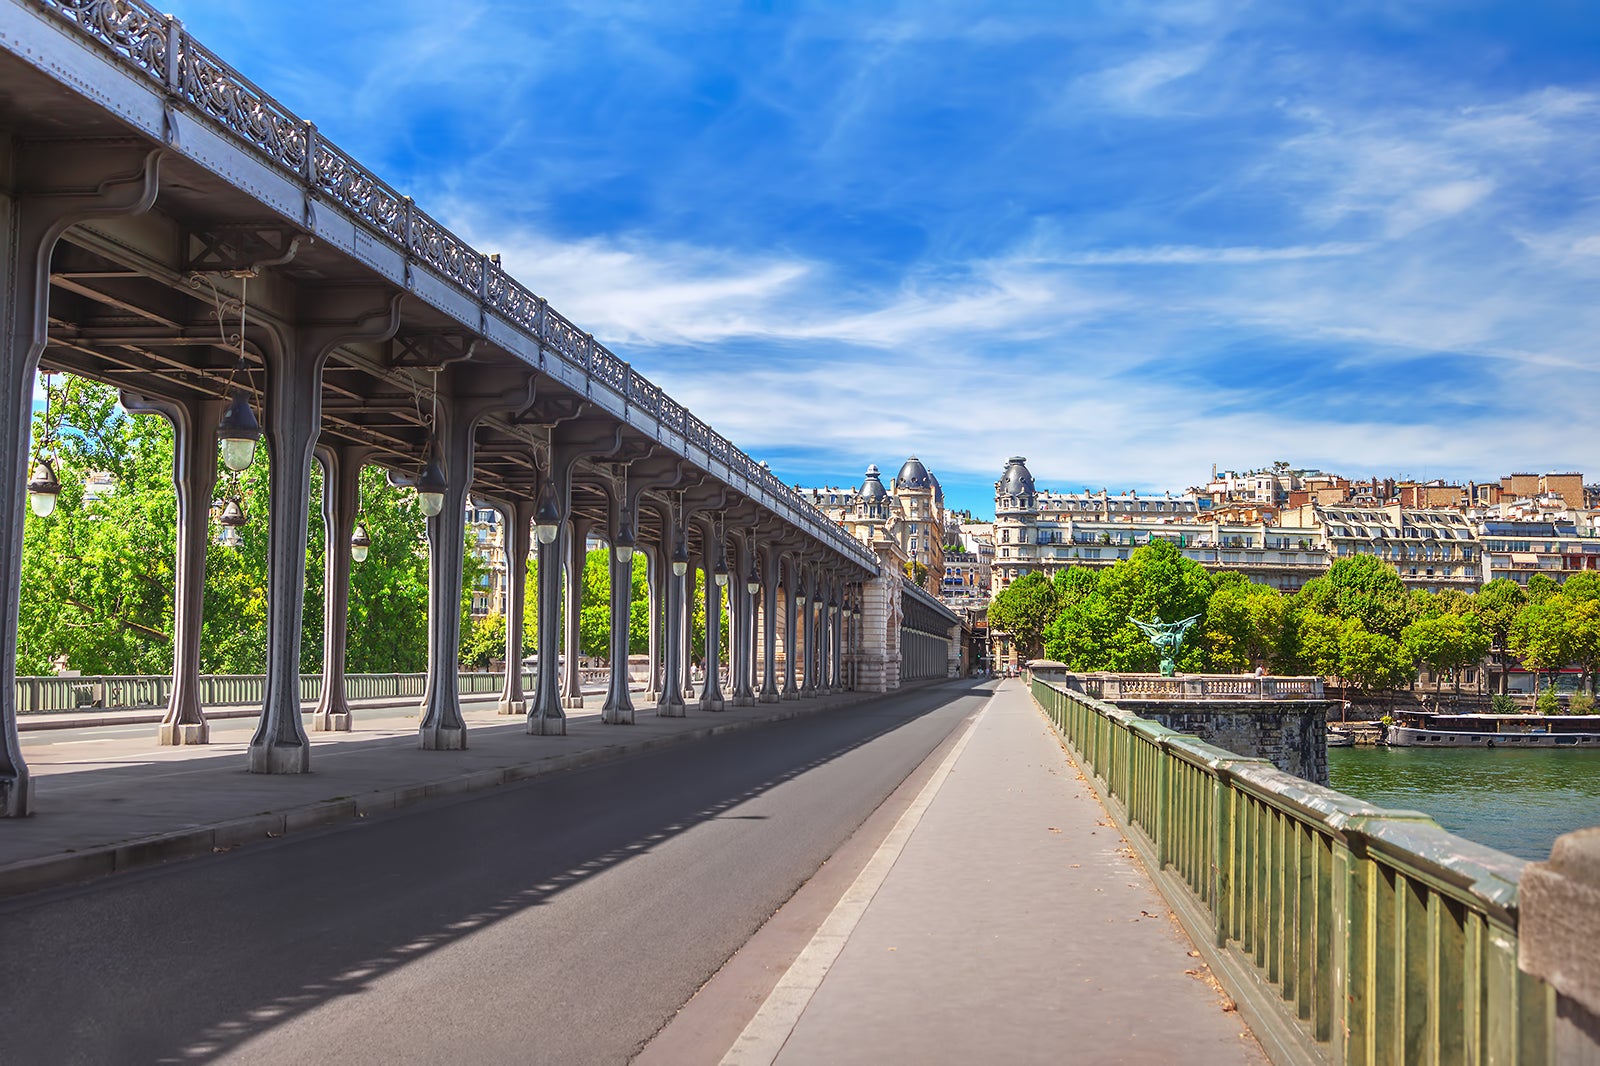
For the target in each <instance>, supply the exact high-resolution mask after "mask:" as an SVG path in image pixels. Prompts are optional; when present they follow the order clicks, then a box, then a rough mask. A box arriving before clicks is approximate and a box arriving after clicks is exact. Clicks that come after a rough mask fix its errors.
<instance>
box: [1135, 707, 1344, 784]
mask: <svg viewBox="0 0 1600 1066" xmlns="http://www.w3.org/2000/svg"><path fill="white" fill-rule="evenodd" d="M1116 705H1117V706H1118V707H1120V708H1122V709H1123V710H1125V711H1129V712H1131V713H1133V714H1137V715H1139V716H1140V717H1141V718H1149V719H1150V720H1152V721H1155V722H1159V723H1161V724H1162V725H1164V726H1166V727H1167V728H1168V729H1175V730H1177V731H1178V732H1180V733H1188V734H1190V735H1192V736H1196V737H1199V738H1200V739H1201V740H1203V741H1205V742H1206V743H1208V744H1215V745H1216V746H1217V747H1219V748H1227V749H1228V750H1229V751H1231V752H1235V753H1237V754H1239V755H1248V756H1256V757H1258V758H1263V759H1268V760H1270V761H1271V762H1272V765H1274V766H1276V767H1277V768H1278V769H1280V770H1282V771H1284V772H1285V773H1290V774H1294V775H1295V776H1297V777H1303V778H1305V779H1306V780H1307V781H1311V782H1314V783H1316V784H1319V785H1326V784H1327V783H1328V743H1327V741H1328V733H1327V729H1328V726H1327V722H1328V708H1329V706H1330V704H1329V701H1327V700H1214V699H1206V700H1140V699H1120V700H1117V701H1116Z"/></svg>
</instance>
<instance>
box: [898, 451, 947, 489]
mask: <svg viewBox="0 0 1600 1066" xmlns="http://www.w3.org/2000/svg"><path fill="white" fill-rule="evenodd" d="M938 485H939V483H938V482H937V481H935V480H934V479H933V475H932V474H930V473H928V468H927V467H925V466H923V465H922V460H921V459H918V458H917V457H916V456H915V455H913V456H912V457H911V458H909V459H907V460H906V461H905V465H904V466H902V467H901V468H900V473H899V475H898V476H897V477H896V478H895V479H894V487H895V488H897V489H932V488H937V487H938Z"/></svg>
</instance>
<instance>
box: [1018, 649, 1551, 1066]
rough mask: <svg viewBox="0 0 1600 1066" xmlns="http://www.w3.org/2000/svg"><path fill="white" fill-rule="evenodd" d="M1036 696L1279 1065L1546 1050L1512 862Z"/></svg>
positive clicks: (1214, 750) (1229, 756) (1113, 711)
mask: <svg viewBox="0 0 1600 1066" xmlns="http://www.w3.org/2000/svg"><path fill="white" fill-rule="evenodd" d="M1032 689H1033V697H1034V699H1035V701H1037V702H1038V704H1039V706H1040V707H1041V708H1043V710H1044V711H1045V713H1046V714H1047V715H1048V716H1049V718H1050V720H1051V722H1052V723H1054V725H1055V728H1056V729H1057V731H1058V732H1059V733H1060V734H1061V736H1062V738H1063V739H1064V740H1065V741H1066V742H1067V744H1068V745H1069V746H1070V747H1071V749H1072V751H1073V753H1074V755H1075V757H1076V758H1077V760H1078V764H1079V766H1080V767H1081V768H1082V769H1083V771H1084V772H1085V773H1086V774H1089V775H1091V777H1092V778H1093V781H1094V784H1095V786H1096V787H1097V788H1098V789H1099V790H1100V793H1101V795H1102V797H1104V799H1105V803H1106V806H1107V808H1108V809H1110V810H1111V811H1112V813H1113V815H1114V816H1115V817H1116V818H1117V819H1118V820H1119V821H1121V822H1122V823H1123V826H1124V829H1125V834H1126V836H1127V838H1128V840H1129V842H1130V843H1131V844H1132V845H1133V846H1134V847H1135V848H1136V849H1137V850H1138V851H1139V852H1140V853H1141V855H1142V856H1143V857H1144V859H1145V861H1146V863H1147V865H1148V866H1149V868H1150V869H1151V870H1152V871H1154V872H1155V876H1156V882H1157V884H1158V885H1159V886H1160V888H1161V890H1162V893H1163V895H1164V896H1165V897H1166V898H1167V901H1168V903H1169V904H1170V905H1171V906H1172V908H1173V910H1174V911H1175V912H1176V913H1177V914H1178V915H1179V917H1180V919H1181V920H1182V921H1183V923H1184V925H1185V926H1186V927H1187V928H1188V930H1189V932H1190V935H1191V936H1193V937H1194V939H1195V941H1196V942H1197V943H1198V944H1200V945H1201V947H1202V949H1203V950H1204V951H1205V952H1206V953H1207V958H1208V961H1209V962H1210V963H1211V965H1212V968H1213V969H1214V970H1216V971H1217V972H1218V974H1219V976H1220V977H1221V978H1222V979H1223V982H1224V983H1225V984H1226V985H1227V986H1228V987H1229V990H1230V991H1231V992H1232V993H1233V995H1234V996H1235V997H1236V998H1237V999H1238V1000H1239V1001H1240V1003H1241V1007H1242V1008H1243V1009H1244V1010H1245V1011H1246V1017H1247V1020H1248V1021H1249V1022H1250V1023H1251V1027H1252V1028H1253V1029H1254V1030H1255V1032H1256V1034H1257V1036H1258V1037H1260V1038H1261V1039H1262V1041H1263V1043H1264V1044H1265V1045H1266V1046H1267V1051H1268V1054H1269V1056H1270V1057H1271V1058H1272V1059H1273V1061H1275V1062H1287V1061H1333V1062H1340V1063H1352V1064H1354V1063H1390V1062H1393V1063H1401V1062H1404V1063H1411V1062H1440V1063H1443V1062H1479V1063H1495V1062H1504V1063H1547V1062H1552V1061H1554V1057H1555V1052H1554V1046H1553V1032H1554V1015H1555V998H1554V993H1553V991H1552V989H1551V988H1550V986H1549V985H1547V984H1545V983H1544V982H1543V981H1540V980H1539V979H1538V978H1535V977H1531V976H1528V975H1527V974H1524V973H1522V972H1520V971H1519V970H1518V969H1517V890H1518V883H1519V880H1520V877H1521V873H1522V869H1523V867H1524V866H1526V865H1527V864H1526V863H1524V862H1523V861H1522V860H1520V859H1516V858H1513V857H1512V856H1510V855H1506V854H1504V853H1502V852H1498V851H1495V850H1493V849H1492V848H1487V847H1484V846H1482V845H1480V844H1475V843H1473V842H1472V841H1470V840H1466V839H1464V838H1462V837H1458V836H1455V835H1453V834H1450V833H1447V832H1445V831H1444V830H1443V829H1441V828H1440V827H1439V826H1438V824H1437V823H1435V822H1434V821H1433V820H1432V819H1430V818H1427V817H1426V816H1424V815H1422V814H1419V813H1417V812H1415V811H1398V810H1387V809H1384V808H1381V807H1375V806H1373V805H1371V804H1368V803H1364V802H1362V801H1360V800H1357V799H1354V798H1352V797H1350V796H1346V795H1343V794H1341V793H1338V792H1335V791H1333V790H1332V789H1327V788H1322V787H1319V786H1317V785H1313V784H1311V783H1310V782H1307V781H1304V780H1301V779H1300V778H1297V777H1293V776H1291V775H1289V774H1286V773H1283V772H1282V771H1280V770H1277V769H1276V768H1274V767H1273V766H1272V765H1271V764H1269V763H1267V762H1266V761H1265V760H1263V759H1247V758H1244V757H1242V756H1239V755H1235V754H1234V753H1233V752H1230V751H1225V750H1223V749H1222V748H1218V747H1214V746H1212V745H1210V744H1206V743H1203V742H1202V741H1200V740H1197V739H1196V738H1194V737H1190V736H1186V735H1184V734H1182V733H1177V732H1174V731H1172V730H1170V729H1167V728H1165V727H1163V726H1160V725H1157V724H1156V723H1154V722H1151V721H1148V720H1146V719H1144V718H1140V717H1138V716H1137V715H1133V714H1130V713H1128V712H1127V711H1124V710H1121V709H1120V708H1117V707H1115V706H1112V705H1110V704H1108V703H1104V702H1101V701H1100V700H1097V699H1095V698H1093V697H1091V696H1086V695H1084V694H1083V693H1081V692H1077V691H1072V690H1069V689H1066V688H1064V687H1061V686H1058V685H1055V684H1051V683H1049V682H1046V681H1043V680H1041V679H1038V678H1035V679H1034V680H1033V681H1032Z"/></svg>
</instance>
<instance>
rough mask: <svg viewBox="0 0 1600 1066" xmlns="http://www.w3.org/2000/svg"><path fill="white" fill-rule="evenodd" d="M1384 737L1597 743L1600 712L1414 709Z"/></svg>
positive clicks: (1394, 743)
mask: <svg viewBox="0 0 1600 1066" xmlns="http://www.w3.org/2000/svg"><path fill="white" fill-rule="evenodd" d="M1384 739H1385V742H1386V743H1388V744H1389V745H1390V746H1391V747H1400V748H1410V747H1430V748H1498V747H1505V748H1600V715H1559V716H1558V715H1532V714H1427V713H1413V714H1407V715H1404V716H1403V720H1402V721H1400V722H1396V723H1394V724H1393V725H1390V726H1389V728H1388V730H1387V733H1386V735H1385V738H1384Z"/></svg>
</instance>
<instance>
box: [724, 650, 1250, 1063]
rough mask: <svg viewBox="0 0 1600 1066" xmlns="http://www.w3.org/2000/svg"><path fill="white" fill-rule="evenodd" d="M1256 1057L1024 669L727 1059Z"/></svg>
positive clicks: (912, 810) (1246, 1033)
mask: <svg viewBox="0 0 1600 1066" xmlns="http://www.w3.org/2000/svg"><path fill="white" fill-rule="evenodd" d="M1266 1061H1267V1060H1266V1058H1265V1056H1264V1054H1263V1053H1262V1051H1261V1049H1260V1047H1259V1045H1258V1044H1257V1043H1256V1041H1255V1039H1254V1038H1253V1037H1252V1036H1251V1034H1250V1033H1249V1031H1248V1030H1247V1028H1246V1026H1245V1025H1244V1023H1243V1021H1242V1020H1241V1019H1240V1017H1239V1015H1238V1014H1237V1013H1235V1012H1234V1011H1233V1008H1232V1004H1231V1003H1230V1002H1229V1001H1228V1000H1227V999H1226V997H1225V996H1224V995H1223V994H1222V993H1221V991H1220V990H1219V989H1218V988H1217V986H1216V985H1215V984H1214V983H1213V982H1212V980H1211V978H1210V975H1209V972H1208V971H1207V970H1206V968H1205V967H1204V966H1203V965H1202V963H1201V961H1200V959H1199V958H1198V956H1197V953H1196V952H1195V950H1194V945H1193V944H1192V943H1191V942H1190V940H1189V939H1188V937H1187V936H1186V935H1185V934H1184V933H1183V931H1182V930H1181V929H1180V928H1179V927H1178V924H1177V922H1176V920H1175V919H1174V918H1173V917H1172V916H1171V915H1170V913H1169V911H1168V909H1167V907H1166V905H1165V903H1164V902H1163V901H1162V898H1161V896H1160V895H1159V894H1158V892H1157V891H1156V889H1155V887H1154V885H1153V883H1152V882H1151V880H1150V877H1149V876H1148V874H1147V873H1146V872H1145V869H1144V867H1143V866H1142V865H1141V864H1140V862H1139V860H1138V859H1137V858H1136V857H1135V856H1134V854H1133V852H1132V850H1131V849H1130V848H1129V847H1128V845H1127V843H1126V842H1125V841H1124V840H1123V838H1122V835H1121V834H1120V833H1119V832H1118V831H1117V829H1116V828H1115V827H1114V826H1113V825H1112V822H1111V819H1110V818H1109V817H1108V816H1107V815H1106V813H1105V811H1104V809H1103V808H1102V807H1101V806H1100V803H1099V801H1098V800H1097V799H1096V798H1095V796H1094V793H1093V792H1092V791H1091V790H1090V788H1089V786H1088V784H1087V783H1086V782H1085V781H1084V779H1083V777H1082V775H1081V774H1079V773H1078V771H1077V768H1076V767H1075V766H1074V765H1073V763H1072V762H1071V760H1070V759H1069V758H1068V756H1067V755H1066V753H1065V752H1064V751H1063V749H1062V747H1061V745H1060V743H1059V742H1058V740H1057V739H1056V737H1055V734H1054V733H1053V732H1052V731H1051V729H1050V727H1049V724H1048V723H1047V722H1046V720H1045V718H1044V716H1043V715H1042V714H1041V713H1040V712H1039V711H1038V709H1037V708H1036V707H1035V705H1034V703H1033V701H1032V699H1031V698H1030V697H1029V695H1028V691H1027V688H1026V685H1025V683H1024V682H1021V681H1015V680H1012V681H1006V682H1003V683H1002V684H1001V686H1000V689H999V691H998V692H997V693H996V695H995V697H994V698H993V700H992V701H991V702H990V703H989V705H988V706H987V707H986V708H985V710H984V711H983V712H982V713H981V714H980V715H979V716H978V717H977V718H976V719H975V721H974V724H973V725H972V727H971V729H970V731H969V732H968V733H967V734H966V735H965V736H963V737H962V739H961V740H960V741H959V742H958V743H957V744H956V746H955V747H954V748H952V749H951V751H950V753H949V755H948V756H947V758H946V761H945V763H944V765H942V766H941V767H940V769H939V770H938V771H936V772H935V773H934V775H933V776H932V778H931V779H930V780H929V783H928V785H927V786H926V787H925V788H924V789H923V791H922V793H921V794H920V795H919V797H918V798H917V799H916V800H915V801H913V803H912V805H911V806H910V808H909V809H908V810H907V811H906V814H905V815H904V816H903V817H902V818H901V820H900V823H899V824H898V825H897V826H896V828H895V829H894V830H893V831H891V832H890V834H889V836H888V837H887V838H886V839H885V841H884V843H883V845H882V846H881V847H880V848H879V850H878V852H877V853H876V854H875V855H874V856H873V858H872V859H871V860H870V861H869V862H868V863H867V865H866V867H865V868H864V869H863V871H862V873H861V875H860V876H859V877H858V878H857V880H856V882H855V884H854V885H853V886H852V887H851V888H850V889H849V890H848V891H846V893H845V895H844V897H843V898H842V899H841V900H840V902H839V904H838V906H837V907H836V908H835V909H834V911H833V913H832V915H830V917H829V918H828V919H827V920H826V921H825V922H824V923H823V925H822V928H821V929H820V930H818V933H817V935H816V936H815V937H814V938H813V939H812V941H811V943H810V944H809V945H808V946H807V947H806V948H805V949H804V950H803V951H802V952H801V953H800V956H799V957H798V958H797V959H796V961H795V963H794V965H793V966H791V967H790V968H789V970H788V972H787V973H786V974H785V975H784V976H783V977H782V978H780V979H779V981H778V985H777V987H776V988H775V989H774V990H773V993H772V995H771V996H769V997H768V999H767V1001H766V1003H765V1004H764V1005H763V1007H762V1008H761V1010H760V1012H759V1013H758V1014H757V1015H756V1017H755V1018H754V1019H753V1020H752V1021H751V1022H750V1024H749V1026H748V1027H747V1028H746V1029H745V1031H744V1033H743V1035H742V1036H741V1037H740V1039H739V1041H738V1042H737V1043H736V1044H735V1045H734V1047H733V1048H732V1049H731V1050H730V1051H729V1052H728V1054H727V1057H726V1058H725V1059H724V1060H723V1062H724V1066H755V1064H760V1066H767V1064H770V1063H773V1062H776V1063H778V1064H780V1066H806V1064H811V1063H828V1064H850V1063H872V1064H881V1063H891V1062H893V1063H900V1062H905V1063H911V1062H915V1063H971V1062H984V1063H1001V1062H1008V1063H1009V1062H1016V1063H1043V1062H1052V1063H1057V1062H1058V1063H1101V1062H1106V1063H1113V1062H1114V1063H1175V1062H1184V1063H1246V1064H1260V1063H1265V1062H1266Z"/></svg>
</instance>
